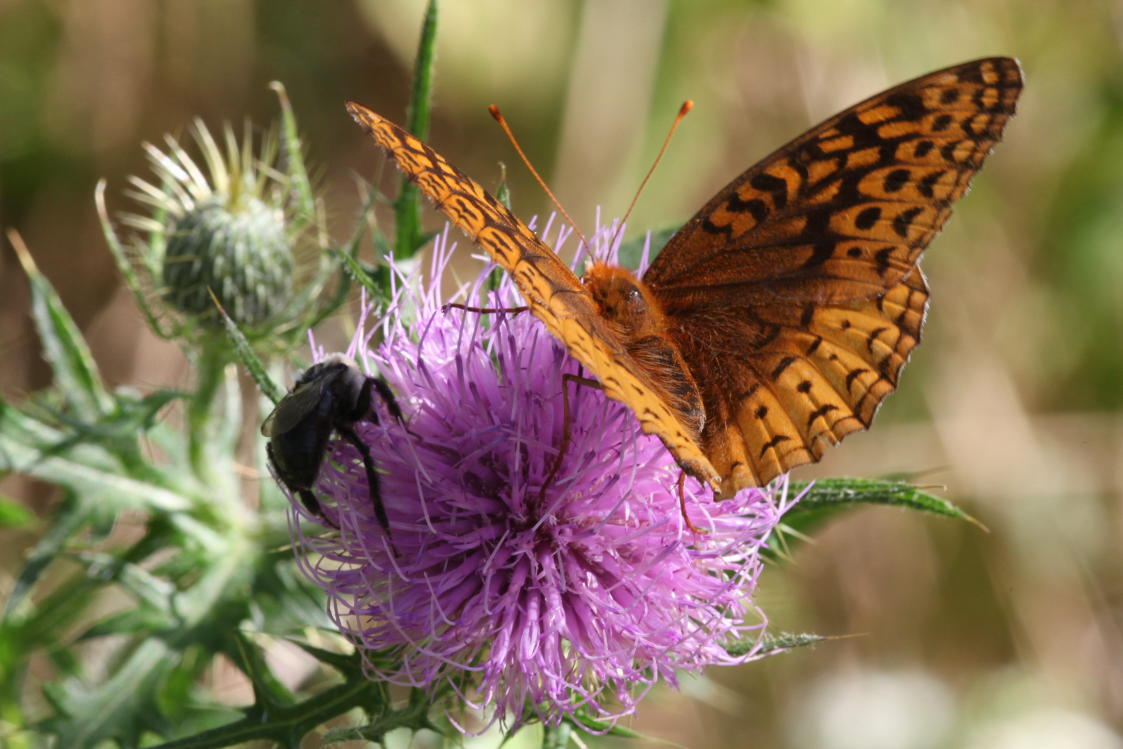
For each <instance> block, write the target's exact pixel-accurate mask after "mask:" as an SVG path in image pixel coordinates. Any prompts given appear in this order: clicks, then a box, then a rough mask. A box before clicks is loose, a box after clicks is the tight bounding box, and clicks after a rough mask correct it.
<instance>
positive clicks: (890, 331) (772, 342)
mask: <svg viewBox="0 0 1123 749" xmlns="http://www.w3.org/2000/svg"><path fill="white" fill-rule="evenodd" d="M1021 88H1022V76H1021V70H1020V68H1019V66H1018V63H1017V61H1016V60H1013V59H1010V58H990V59H983V60H976V61H974V62H969V63H965V64H962V65H957V66H954V67H951V68H947V69H945V70H940V71H936V72H934V73H930V74H928V75H925V76H922V77H920V78H917V79H915V80H912V81H909V82H907V83H903V84H901V85H900V86H896V87H894V88H892V89H889V90H888V91H885V92H883V93H881V94H878V95H876V96H874V97H872V98H870V99H867V100H866V101H864V102H861V103H860V104H857V105H855V106H853V107H851V108H849V109H847V110H845V111H843V112H841V113H840V114H838V115H835V116H834V117H831V118H830V119H828V120H826V121H825V122H823V123H822V124H820V125H818V126H816V127H814V128H812V129H811V130H809V131H808V132H807V133H805V134H803V135H801V136H799V137H798V138H796V139H795V140H793V141H792V142H790V143H788V144H787V145H785V146H783V147H781V148H780V149H778V150H777V151H776V152H775V153H773V154H772V155H770V156H768V157H767V158H765V159H764V160H762V161H761V162H760V163H758V164H756V165H755V166H753V167H751V168H750V169H749V170H748V171H746V172H745V173H744V174H742V175H741V176H739V177H738V178H736V179H735V180H733V182H731V183H730V184H729V185H728V186H726V187H725V189H723V190H721V191H720V192H719V193H718V194H717V195H715V196H714V197H713V198H712V199H711V200H710V201H709V202H708V203H707V204H706V205H705V206H704V207H703V208H702V209H701V210H700V211H699V212H698V213H697V215H695V216H694V217H693V218H692V219H691V220H690V221H689V222H688V223H687V224H686V225H685V226H684V227H683V228H682V229H681V230H680V231H679V232H678V233H677V234H676V235H675V236H674V237H672V238H671V240H670V241H669V242H668V243H667V246H666V247H665V248H664V250H663V251H662V253H661V254H660V255H659V256H658V257H657V258H656V259H655V261H654V263H652V265H651V267H650V269H649V270H648V271H647V273H645V274H644V277H643V281H644V283H645V284H647V285H648V286H649V287H650V289H651V291H652V293H653V294H654V296H655V297H656V298H657V299H658V300H659V301H660V302H661V303H662V305H663V306H664V311H665V313H666V314H667V316H668V317H669V318H670V319H671V321H672V322H671V328H672V330H671V331H670V333H671V336H672V338H673V340H675V342H676V343H677V344H678V346H679V349H680V350H681V353H682V355H683V358H684V360H685V361H686V363H687V366H688V368H689V370H690V372H691V373H692V374H693V376H694V378H695V380H696V381H697V382H698V385H699V388H700V390H701V391H702V393H701V394H702V399H703V403H704V406H705V412H706V423H705V427H704V430H703V437H702V442H703V451H704V453H705V454H706V455H707V456H708V457H709V458H710V460H711V462H712V463H713V464H714V467H715V468H717V470H718V472H719V473H720V474H721V475H722V477H723V492H722V493H723V494H725V495H729V494H731V493H733V492H735V491H737V490H738V489H741V488H743V487H746V486H756V485H760V484H763V483H766V482H768V481H769V480H771V479H772V478H773V477H775V476H776V475H778V474H780V473H783V472H785V471H787V470H789V469H791V468H792V467H794V466H797V465H800V464H803V463H807V462H812V461H815V460H818V459H819V457H820V456H821V454H822V451H823V448H824V446H825V444H828V443H830V444H834V443H837V442H838V441H839V440H840V439H841V438H842V437H844V436H845V435H846V434H849V433H850V432H852V431H854V430H857V429H862V428H865V427H868V426H869V425H870V422H871V420H872V419H873V416H874V413H875V412H876V410H877V408H878V406H879V405H880V404H881V402H882V400H883V399H884V398H885V397H886V396H887V395H888V394H889V393H890V392H892V391H893V390H894V389H895V388H896V385H897V377H898V374H899V372H900V370H901V367H902V366H903V365H904V363H905V361H906V360H907V359H908V356H909V353H910V352H911V351H912V349H913V347H914V346H916V344H917V342H918V341H919V339H920V328H921V325H922V324H923V321H924V314H925V310H926V306H927V299H928V291H927V288H926V285H925V282H924V277H923V275H922V274H921V272H920V269H919V267H918V266H917V262H918V261H919V259H920V255H921V253H922V252H923V250H924V248H925V247H926V246H927V244H928V243H929V242H930V241H931V240H932V238H933V237H935V235H936V234H937V233H938V232H939V230H940V228H941V227H942V226H943V223H944V221H946V220H947V218H948V216H949V215H950V214H951V204H952V203H953V202H954V201H955V200H956V199H958V198H959V197H961V196H962V195H963V194H964V193H965V192H966V191H967V188H968V184H969V182H970V180H971V177H972V176H973V175H974V174H975V173H976V172H977V171H978V169H979V168H980V167H981V166H982V163H983V160H984V159H985V158H986V156H987V154H988V153H989V152H990V150H991V148H992V146H993V145H994V144H995V143H996V142H997V141H998V140H999V139H1000V138H1001V136H1002V130H1003V128H1004V126H1005V124H1006V121H1007V120H1008V119H1009V118H1010V116H1011V115H1012V114H1013V113H1014V105H1015V102H1016V100H1017V98H1018V94H1019V93H1020V91H1021ZM730 479H731V480H730Z"/></svg>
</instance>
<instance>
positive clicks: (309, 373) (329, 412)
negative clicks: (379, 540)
mask: <svg viewBox="0 0 1123 749" xmlns="http://www.w3.org/2000/svg"><path fill="white" fill-rule="evenodd" d="M371 391H375V392H377V393H378V396H379V397H380V398H381V399H382V402H383V403H385V404H386V410H387V411H389V412H390V415H391V416H393V417H394V418H395V419H397V420H398V421H402V411H401V409H400V408H399V407H398V402H397V400H395V398H394V394H393V393H392V392H391V391H390V387H389V386H388V385H387V384H386V383H385V381H383V380H382V379H380V378H378V377H368V376H367V375H365V374H363V373H362V372H361V371H360V370H359V368H358V366H357V365H356V364H355V362H354V361H353V360H352V359H351V358H350V357H347V356H345V355H343V354H331V355H329V356H328V357H327V358H325V359H324V360H323V361H322V362H319V363H318V364H313V365H312V366H311V367H309V368H308V369H306V370H305V371H304V373H303V374H301V375H300V377H298V378H297V380H296V384H295V385H294V386H293V389H292V391H291V392H290V393H289V394H288V395H286V396H285V397H284V398H282V399H281V402H280V403H278V404H277V407H276V408H274V409H273V413H271V414H269V417H268V418H267V419H266V420H265V423H264V424H262V425H261V433H262V435H264V436H265V437H268V438H269V442H268V443H267V444H266V446H265V450H266V452H267V453H268V455H269V462H270V463H271V464H272V465H273V471H274V472H275V473H276V474H277V478H278V479H280V480H281V482H282V483H283V484H284V485H285V486H287V487H288V488H289V490H290V491H292V492H295V493H296V495H297V496H298V497H300V501H301V502H302V503H304V506H305V507H307V508H308V511H309V512H312V513H314V514H316V515H318V516H320V517H322V518H324V519H327V518H326V516H325V515H324V511H323V509H322V508H321V507H320V503H319V501H317V499H316V497H315V495H313V494H312V484H313V483H315V481H316V476H317V475H318V474H319V472H320V464H321V463H323V461H324V455H325V453H326V452H327V447H328V439H329V438H330V437H331V433H332V431H333V430H334V431H336V432H339V435H340V436H341V437H343V439H345V440H347V441H348V442H350V443H351V444H352V445H354V447H355V449H356V450H358V451H359V455H361V456H362V458H363V467H364V468H365V469H366V473H367V486H368V487H369V490H370V499H371V502H372V503H373V504H374V514H375V517H377V518H378V524H379V525H381V526H382V529H383V530H384V531H385V532H386V534H387V536H389V534H390V521H389V519H388V518H387V517H386V508H385V507H383V506H382V494H381V492H380V491H379V482H378V472H377V471H376V470H375V467H374V459H373V458H371V455H370V448H369V447H367V445H366V444H365V443H364V442H363V441H362V440H361V439H359V435H358V434H356V433H355V430H354V428H353V427H354V425H355V424H356V422H359V421H363V420H365V421H369V422H371V423H373V424H378V423H379V422H378V412H377V411H376V410H375V409H374V404H373V403H372V402H371Z"/></svg>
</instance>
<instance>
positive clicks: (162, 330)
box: [98, 98, 312, 340]
mask: <svg viewBox="0 0 1123 749" xmlns="http://www.w3.org/2000/svg"><path fill="white" fill-rule="evenodd" d="M282 103H283V104H285V105H286V106H287V103H286V102H285V101H284V99H283V98H282ZM286 115H291V112H290V111H289V110H287V109H286ZM293 132H295V130H293ZM192 136H193V140H194V141H195V144H196V145H197V147H198V151H199V154H200V155H201V157H202V158H201V159H199V160H198V161H196V159H195V158H193V157H192V156H191V155H190V154H189V153H188V152H187V150H186V149H185V148H184V147H183V146H182V145H181V144H180V142H179V141H178V140H177V139H175V138H173V137H171V136H168V137H167V138H165V146H164V148H157V147H156V146H153V145H151V144H146V145H145V150H146V151H147V154H148V158H149V161H150V162H151V164H152V170H153V172H154V177H155V178H154V179H141V178H139V177H131V178H130V180H129V182H130V185H131V187H132V189H131V190H130V191H129V195H130V196H131V197H133V198H134V199H136V200H137V201H138V202H139V203H141V204H142V205H143V206H145V208H146V210H145V211H144V212H143V213H132V214H125V215H123V216H122V217H121V219H122V222H123V223H124V224H126V225H127V226H129V227H131V228H132V229H134V230H135V231H134V232H133V234H132V235H131V236H130V237H129V238H128V239H126V240H125V241H124V242H122V241H121V240H119V239H118V237H117V235H116V233H114V232H113V230H112V227H111V226H110V223H109V220H108V218H107V215H106V212H105V207H104V201H103V199H102V195H101V188H99V194H98V203H99V205H98V207H99V211H100V212H101V214H102V215H101V217H102V222H103V226H104V227H105V230H106V237H107V239H108V240H109V244H110V247H111V249H113V251H114V254H115V255H116V256H117V260H118V264H119V265H120V266H121V269H122V272H123V273H124V276H125V281H126V283H127V284H128V285H129V287H130V289H131V290H132V291H133V293H134V294H136V295H137V297H138V300H139V301H140V303H141V306H142V308H143V309H144V311H145V312H146V313H147V314H148V317H149V320H150V323H151V324H152V325H153V327H154V328H155V329H156V332H157V333H158V334H159V335H162V336H164V337H187V338H192V337H194V334H195V333H206V332H207V331H209V330H213V329H217V328H220V327H221V322H220V318H219V315H218V311H217V308H216V306H215V301H216V300H217V301H218V303H219V304H221V305H222V307H223V309H224V310H225V311H226V313H227V314H228V315H229V316H230V318H231V319H232V320H233V321H234V322H235V324H237V326H238V327H239V329H241V331H242V332H243V333H244V334H245V336H246V337H247V338H248V339H250V340H255V339H261V338H263V337H265V336H267V335H272V334H274V333H275V332H277V331H278V330H280V329H287V328H294V327H296V325H294V323H296V322H297V318H299V317H300V316H301V315H302V313H303V312H305V310H302V309H296V307H299V306H300V305H298V304H296V303H294V293H293V288H294V282H293V277H294V273H296V272H297V270H298V265H299V264H298V263H297V261H296V260H295V259H294V247H296V246H297V245H298V244H299V243H300V235H301V232H303V230H304V229H306V228H307V227H308V225H309V223H310V214H311V213H312V211H311V209H310V208H309V207H308V205H309V204H310V203H311V200H312V199H311V197H310V195H311V190H310V188H307V183H306V177H305V176H304V167H303V164H298V165H296V166H295V167H293V168H292V169H291V170H290V171H291V173H286V172H285V171H284V170H283V169H282V168H281V165H280V164H279V161H280V159H279V158H278V155H279V151H280V149H279V148H278V146H279V143H278V140H277V138H275V137H271V136H266V137H264V138H263V139H262V141H261V144H260V147H259V148H258V149H257V150H256V151H255V149H254V143H253V138H252V136H251V134H250V131H249V128H248V127H247V129H246V132H245V134H244V135H243V136H242V138H241V139H240V142H239V139H238V138H237V137H236V136H235V134H234V131H233V130H232V129H231V128H230V127H229V126H227V127H226V128H225V129H224V131H223V141H224V142H223V145H222V146H219V144H218V143H217V142H216V140H215V138H214V137H213V136H212V135H211V133H210V131H209V130H207V128H206V126H205V125H203V124H202V122H200V121H196V122H195V125H194V127H193V129H192ZM297 146H298V147H297V148H295V149H291V148H288V147H286V149H285V153H286V154H287V155H288V156H289V157H290V159H291V157H292V154H293V153H297V154H299V144H297ZM300 180H304V182H302V183H301V184H300V185H299V186H297V185H296V183H297V182H298V181H300ZM302 188H307V189H302ZM295 195H300V196H302V198H301V199H302V200H303V201H304V203H303V204H298V203H300V199H294V197H293V196H295ZM212 294H213V299H212ZM169 320H170V321H171V326H170V328H169V327H168V325H167V322H168V321H169Z"/></svg>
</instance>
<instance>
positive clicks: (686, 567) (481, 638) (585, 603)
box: [293, 226, 787, 724]
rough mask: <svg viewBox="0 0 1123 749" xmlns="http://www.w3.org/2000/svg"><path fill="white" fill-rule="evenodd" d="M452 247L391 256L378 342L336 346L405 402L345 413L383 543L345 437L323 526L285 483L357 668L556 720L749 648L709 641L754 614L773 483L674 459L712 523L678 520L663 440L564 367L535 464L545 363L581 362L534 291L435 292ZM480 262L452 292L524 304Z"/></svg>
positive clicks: (596, 714)
mask: <svg viewBox="0 0 1123 749" xmlns="http://www.w3.org/2000/svg"><path fill="white" fill-rule="evenodd" d="M548 230H549V226H547V233H548ZM610 235H611V232H610V231H608V230H602V231H599V232H598V233H597V234H596V235H595V237H594V242H593V244H594V246H600V247H601V248H603V247H604V246H605V245H606V244H608V242H609V237H610ZM564 238H565V237H564V232H558V244H560V243H561V242H562V241H564ZM451 251H452V246H451V245H450V243H449V240H448V236H447V230H446V232H445V234H444V235H442V236H440V237H438V239H437V242H436V246H435V251H434V255H433V258H434V259H433V262H432V268H431V274H430V278H429V280H428V281H424V282H423V281H421V280H420V274H417V273H405V272H403V271H401V270H400V269H396V270H395V295H394V299H395V301H394V303H393V305H392V306H391V308H390V309H389V311H388V312H387V313H386V314H385V316H384V318H383V320H382V322H381V331H382V335H383V339H382V342H381V343H380V344H379V345H377V347H374V348H370V347H368V345H367V343H366V342H367V341H368V340H370V336H368V335H365V334H364V333H363V332H362V331H361V330H360V333H359V334H358V335H357V336H356V338H355V340H354V342H353V343H352V345H351V349H350V350H349V352H348V353H349V354H350V355H351V356H353V357H354V358H355V359H357V360H358V361H359V362H360V363H361V364H364V365H366V366H370V367H371V368H373V369H376V370H377V371H378V372H379V373H381V374H382V375H383V376H384V377H385V379H386V380H387V382H388V383H389V385H390V387H391V388H392V389H393V390H394V392H395V393H396V394H397V397H398V400H399V403H400V405H401V407H402V410H403V412H404V414H405V424H404V425H403V424H401V423H398V422H396V421H395V420H393V419H390V418H389V417H388V416H386V415H385V412H384V411H383V412H382V414H383V415H382V416H381V418H380V422H381V423H380V425H374V424H373V423H367V422H360V423H359V424H358V425H357V426H356V430H357V431H358V432H359V434H360V436H361V438H362V439H363V440H364V441H366V442H367V443H368V444H369V445H370V450H371V454H372V455H373V456H374V459H375V461H376V462H377V463H378V466H379V469H380V475H381V496H382V501H383V503H384V505H385V508H386V511H387V514H388V515H389V520H390V527H391V536H392V542H393V545H392V546H391V545H390V543H389V540H388V539H387V538H386V536H385V534H384V533H383V532H382V530H381V528H380V526H379V523H378V521H377V519H376V518H375V514H374V509H373V505H372V502H371V497H370V495H369V493H368V487H367V484H366V479H365V473H364V471H363V467H362V463H361V460H360V459H359V456H358V454H357V452H356V451H355V450H354V449H353V448H352V447H351V446H350V445H348V444H346V443H345V442H343V441H338V442H337V443H336V444H335V447H334V449H333V452H332V455H331V460H330V461H325V463H324V467H323V469H322V470H321V473H320V477H319V482H318V485H317V487H316V488H317V490H318V493H319V496H320V501H321V503H322V504H323V505H324V509H325V512H326V513H327V514H328V517H329V518H330V520H331V521H332V522H333V523H334V524H335V525H336V526H337V527H338V529H339V530H338V532H337V533H335V532H332V533H326V534H322V535H313V534H311V533H309V532H307V528H306V526H308V527H311V526H310V521H317V520H318V518H316V517H315V516H312V515H310V514H309V513H308V512H307V511H306V510H305V509H304V508H303V507H302V506H301V505H300V503H299V502H294V503H293V513H294V519H295V520H296V522H294V527H295V528H297V531H296V546H297V548H298V557H299V558H300V559H301V563H302V566H303V567H304V569H305V571H306V573H307V574H308V575H309V576H310V577H311V578H312V579H313V580H314V581H315V582H316V583H318V584H319V585H320V586H322V587H323V589H324V590H325V591H326V592H327V594H328V598H329V610H330V613H331V615H332V617H333V618H334V620H335V622H336V624H337V625H338V626H339V628H340V630H341V631H342V632H343V633H344V634H345V635H347V636H348V637H349V638H350V639H351V640H353V641H354V642H355V643H356V645H357V646H358V647H359V648H360V650H361V651H362V652H363V657H364V659H365V665H366V668H367V670H368V673H369V674H370V676H371V677H372V678H378V679H384V680H386V681H389V682H392V683H397V684H404V685H410V686H418V687H423V688H429V689H431V690H433V691H434V692H436V691H438V690H440V691H443V692H444V693H446V694H447V693H449V691H450V690H451V692H455V693H456V694H459V695H460V697H461V698H462V699H463V700H464V701H465V702H466V703H467V704H468V705H469V706H471V707H478V708H481V709H485V710H490V711H492V712H491V716H492V719H493V720H495V719H500V720H502V719H504V718H505V716H512V717H513V720H514V722H515V723H516V724H517V723H519V722H522V721H525V720H527V719H531V718H534V717H537V718H539V719H541V720H543V721H545V722H547V723H551V724H556V723H558V722H560V721H561V720H562V719H563V718H566V717H575V718H577V719H580V718H581V717H588V718H594V719H596V720H601V721H604V720H608V721H611V720H613V719H615V718H617V717H619V716H621V715H625V714H628V713H630V712H632V711H633V710H634V709H635V706H636V701H637V700H638V698H639V697H640V696H641V695H642V693H644V692H645V691H646V690H647V689H648V688H650V687H651V686H653V685H654V684H656V683H657V682H659V681H661V680H662V681H666V682H668V683H670V684H672V685H673V684H675V683H676V673H677V672H678V670H680V669H681V670H685V671H698V670H700V669H702V668H703V667H705V666H708V665H711V664H733V663H740V662H744V661H745V660H749V659H751V658H753V657H756V656H757V652H756V648H755V647H749V648H748V652H747V654H744V655H738V656H736V657H734V656H732V655H730V654H729V652H728V651H727V650H726V648H725V647H724V645H725V644H729V643H730V642H731V641H735V640H736V641H740V642H742V643H743V642H744V641H746V640H749V641H751V642H757V643H759V641H760V638H761V636H762V635H763V631H764V626H765V617H764V614H763V612H761V611H760V610H759V609H758V608H757V607H756V606H755V604H754V603H753V602H752V598H751V596H752V593H753V589H754V586H755V584H756V580H757V576H758V575H759V574H760V572H761V567H762V561H761V558H760V552H761V549H762V548H763V545H764V543H765V540H766V539H767V538H768V536H769V534H770V532H771V531H772V529H773V528H774V527H775V525H776V524H777V522H778V521H779V519H780V516H781V515H782V513H783V512H784V510H785V509H786V508H787V500H786V499H785V498H784V497H785V496H786V495H785V494H784V493H783V492H782V491H778V492H776V493H773V492H770V491H767V490H758V489H753V490H746V491H743V492H741V493H740V494H739V495H738V496H737V497H735V498H733V499H730V500H726V501H723V502H715V501H714V500H713V499H712V497H711V492H710V491H709V490H708V489H706V488H703V487H701V486H698V485H696V482H694V481H693V480H690V481H687V482H686V483H687V486H686V505H687V508H688V512H689V514H690V519H691V521H692V522H693V523H694V524H695V525H696V526H699V527H702V528H704V529H706V531H707V532H706V533H704V534H696V533H694V532H692V531H690V530H689V529H688V527H687V526H686V525H685V523H684V521H683V518H682V513H681V512H680V509H679V499H678V493H677V481H678V478H679V473H680V471H679V468H678V467H677V466H676V464H675V462H674V460H673V459H672V458H671V456H670V454H669V453H668V451H667V450H666V448H664V446H663V444H662V443H661V442H660V441H659V440H658V439H657V438H655V437H653V436H650V435H645V434H643V433H642V432H641V431H640V428H639V424H638V421H637V420H636V418H635V416H634V415H633V414H632V413H631V411H630V410H628V409H627V408H626V407H625V406H623V405H621V404H619V403H617V402H615V401H612V400H609V399H608V398H606V397H605V395H604V393H603V392H602V391H600V390H597V389H595V388H590V387H585V386H576V385H570V386H569V388H570V389H569V396H568V397H569V413H570V424H569V446H568V449H567V450H566V452H565V455H564V459H563V460H562V462H561V465H560V467H559V469H558V470H557V472H556V474H555V475H554V476H553V477H552V478H550V473H551V469H552V468H553V464H554V462H555V458H556V456H557V452H558V449H559V446H560V445H561V442H562V437H563V418H564V409H563V395H562V388H563V379H562V374H563V373H573V374H578V373H579V371H580V367H579V365H578V364H577V363H576V362H575V361H574V360H573V359H572V358H571V357H570V356H569V355H568V354H567V352H566V351H565V349H564V348H563V347H562V346H561V345H560V344H559V343H558V342H557V341H555V340H554V338H553V337H552V336H551V335H550V334H549V333H548V332H547V331H546V329H545V327H544V326H543V325H542V324H541V323H540V322H539V321H538V320H537V319H536V318H534V317H533V316H532V315H530V314H529V313H523V314H507V313H498V314H488V315H484V314H480V313H479V312H474V311H464V310H459V309H448V310H445V309H442V303H441V293H440V289H441V279H442V276H443V274H444V271H445V267H446V263H447V261H448V258H449V254H450V253H451ZM598 254H600V255H601V256H603V255H604V254H605V253H603V251H602V252H600V253H598ZM613 254H614V251H613ZM610 259H611V258H610ZM486 278H487V273H486V272H485V273H484V274H482V275H481V276H480V278H479V279H477V281H476V282H475V284H474V286H473V287H472V289H471V293H470V294H469V295H468V299H477V298H480V297H484V302H485V303H486V306H489V307H493V308H510V307H516V306H519V305H521V304H522V300H521V298H520V296H519V294H518V292H517V290H516V289H515V288H514V286H513V284H512V283H511V281H510V279H509V277H507V276H506V274H504V278H503V280H502V281H500V283H499V286H498V288H497V289H496V290H495V291H493V292H491V293H490V294H489V295H483V294H481V293H480V292H481V289H482V288H483V286H484V283H485V279H486ZM361 327H362V326H360V328H361ZM320 356H322V352H321V353H320ZM298 516H299V517H298ZM301 519H303V522H301ZM395 552H396V554H395Z"/></svg>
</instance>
